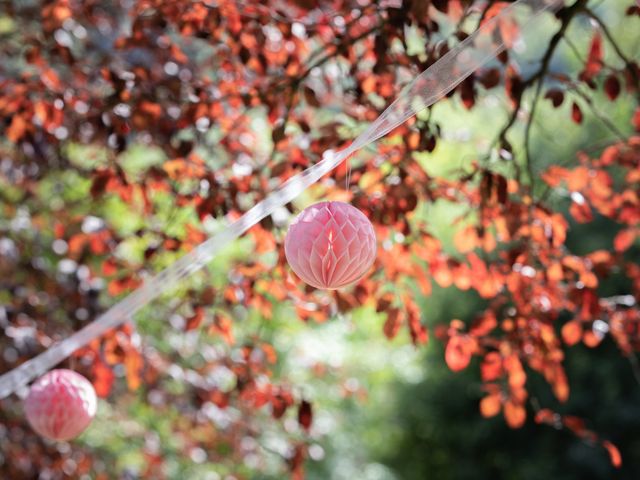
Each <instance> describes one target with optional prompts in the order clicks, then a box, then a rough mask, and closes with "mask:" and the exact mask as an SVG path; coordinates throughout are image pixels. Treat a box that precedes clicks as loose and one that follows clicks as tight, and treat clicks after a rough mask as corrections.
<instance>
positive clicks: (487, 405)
mask: <svg viewBox="0 0 640 480" xmlns="http://www.w3.org/2000/svg"><path fill="white" fill-rule="evenodd" d="M501 407H502V402H501V400H500V393H492V394H490V395H487V396H486V397H484V398H483V399H482V400H480V414H481V415H482V416H483V417H485V418H489V417H495V416H496V415H497V414H498V413H500V408H501Z"/></svg>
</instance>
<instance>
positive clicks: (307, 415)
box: [298, 400, 313, 430]
mask: <svg viewBox="0 0 640 480" xmlns="http://www.w3.org/2000/svg"><path fill="white" fill-rule="evenodd" d="M312 421H313V411H312V410H311V404H310V403H309V402H307V401H306V400H303V401H302V402H301V403H300V406H299V407H298V423H299V424H300V426H302V428H304V429H305V430H309V428H310V427H311V422H312Z"/></svg>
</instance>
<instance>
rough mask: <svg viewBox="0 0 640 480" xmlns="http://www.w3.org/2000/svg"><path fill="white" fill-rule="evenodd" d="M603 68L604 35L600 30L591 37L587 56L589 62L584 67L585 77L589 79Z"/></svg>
mask: <svg viewBox="0 0 640 480" xmlns="http://www.w3.org/2000/svg"><path fill="white" fill-rule="evenodd" d="M601 69H602V35H600V32H599V31H598V32H596V33H595V34H594V36H593V38H592V39H591V46H590V47H589V56H588V57H587V63H586V65H585V67H584V72H583V73H584V77H586V79H587V80H589V79H591V78H593V77H594V76H596V75H597V74H598V73H599V72H600V70H601Z"/></svg>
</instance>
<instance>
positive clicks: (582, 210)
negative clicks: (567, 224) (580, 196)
mask: <svg viewBox="0 0 640 480" xmlns="http://www.w3.org/2000/svg"><path fill="white" fill-rule="evenodd" d="M569 213H571V216H572V217H573V218H575V219H576V222H578V223H588V222H590V221H592V220H593V213H591V207H589V205H587V204H586V203H584V201H583V202H580V203H578V202H571V206H570V207H569Z"/></svg>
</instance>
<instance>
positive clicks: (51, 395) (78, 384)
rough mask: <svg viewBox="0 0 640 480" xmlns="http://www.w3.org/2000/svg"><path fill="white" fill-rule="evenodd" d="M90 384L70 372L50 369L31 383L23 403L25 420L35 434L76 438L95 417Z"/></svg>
mask: <svg viewBox="0 0 640 480" xmlns="http://www.w3.org/2000/svg"><path fill="white" fill-rule="evenodd" d="M96 407H97V398H96V391H95V390H94V388H93V385H91V383H90V382H89V380H87V379H86V378H84V377H83V376H82V375H80V374H78V373H76V372H74V371H71V370H65V369H60V370H51V371H50V372H47V373H45V374H44V375H43V376H42V377H40V378H39V379H38V380H36V381H35V382H34V384H33V385H32V386H31V389H30V390H29V395H27V398H26V399H25V401H24V411H25V414H26V415H27V420H28V421H29V424H30V425H31V428H33V429H34V430H35V431H36V432H37V433H38V434H39V435H41V436H43V437H46V438H50V439H52V440H70V439H72V438H75V437H77V436H78V435H80V434H81V433H82V432H83V431H84V430H85V429H86V428H87V427H88V426H89V424H90V423H91V420H92V419H93V417H94V415H95V414H96Z"/></svg>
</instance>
